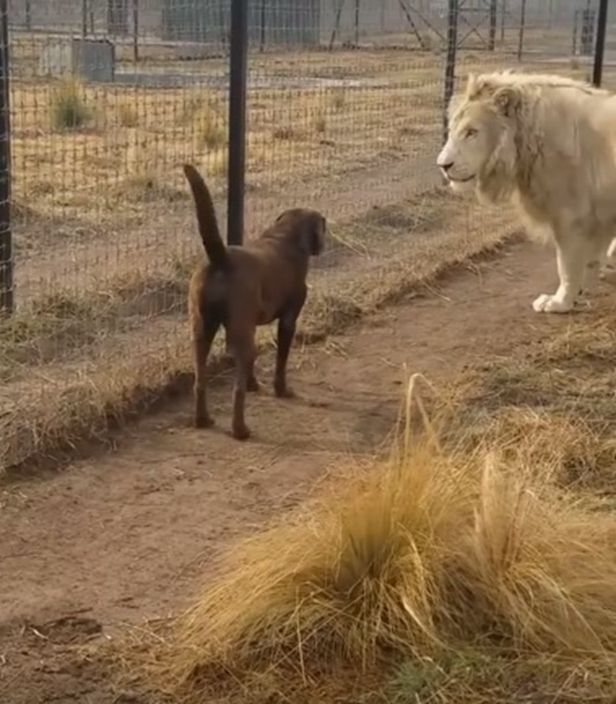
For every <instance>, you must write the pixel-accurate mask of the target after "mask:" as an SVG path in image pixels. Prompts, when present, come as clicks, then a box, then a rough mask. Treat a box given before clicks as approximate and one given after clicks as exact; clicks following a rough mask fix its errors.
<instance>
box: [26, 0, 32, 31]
mask: <svg viewBox="0 0 616 704" xmlns="http://www.w3.org/2000/svg"><path fill="white" fill-rule="evenodd" d="M26 29H27V30H28V32H29V31H30V30H31V29H32V0H26Z"/></svg>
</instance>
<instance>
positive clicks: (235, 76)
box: [227, 0, 248, 245]
mask: <svg viewBox="0 0 616 704" xmlns="http://www.w3.org/2000/svg"><path fill="white" fill-rule="evenodd" d="M247 6H248V0H231V46H230V78H229V171H228V194H227V242H228V243H229V244H236V245H237V244H242V242H243V239H244V177H245V167H246V64H247V57H248V7H247Z"/></svg>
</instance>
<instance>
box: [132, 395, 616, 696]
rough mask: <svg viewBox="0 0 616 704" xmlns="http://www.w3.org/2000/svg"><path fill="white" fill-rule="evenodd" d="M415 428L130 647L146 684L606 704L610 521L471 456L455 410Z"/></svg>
mask: <svg viewBox="0 0 616 704" xmlns="http://www.w3.org/2000/svg"><path fill="white" fill-rule="evenodd" d="M410 388H412V386H411V387H410ZM410 397H411V394H410V393H409V398H410ZM410 405H411V404H410V402H409V404H408V406H409V407H410ZM410 415H411V414H410V411H409V410H408V409H407V414H406V416H407V422H406V425H405V428H404V432H403V433H401V435H400V437H401V439H400V440H399V441H396V442H395V444H394V448H393V451H392V453H391V455H390V457H389V459H385V460H375V461H374V462H371V463H368V465H367V466H363V467H357V466H353V467H351V469H349V471H348V472H346V473H345V472H344V470H341V472H340V473H339V475H341V476H340V478H339V479H337V480H336V481H335V482H332V483H330V484H329V485H328V486H327V487H326V489H325V490H324V492H323V493H322V495H321V496H319V497H317V498H316V499H314V500H313V501H312V502H311V503H309V504H307V505H306V506H304V507H303V508H302V509H300V511H299V512H297V513H296V514H295V515H293V516H290V517H289V516H287V517H285V518H283V519H280V520H278V521H277V522H276V523H275V524H274V525H273V526H271V527H270V528H269V529H267V530H265V531H262V532H260V533H258V534H257V535H255V536H253V537H251V538H249V539H247V540H244V541H243V542H241V543H239V544H237V545H235V546H234V547H232V548H231V549H230V550H229V551H228V552H227V553H226V554H224V555H223V556H221V558H220V560H219V561H218V564H217V569H216V572H215V576H214V578H213V579H211V580H210V581H209V583H208V586H207V587H206V588H205V590H204V592H203V593H202V594H201V595H200V597H199V598H198V599H197V600H196V602H195V604H194V606H193V607H192V608H191V609H190V610H189V611H188V612H187V613H186V614H184V615H182V616H181V617H180V618H179V619H178V620H177V621H176V622H174V623H173V624H172V626H171V627H170V628H168V629H166V630H164V631H161V632H160V633H152V637H145V638H144V637H143V632H140V633H139V634H134V635H135V641H134V642H133V644H132V646H130V647H129V650H128V658H129V659H128V660H127V661H126V662H128V663H129V664H130V667H131V668H132V669H131V674H132V676H133V677H134V676H135V673H137V676H136V681H137V682H138V683H139V684H140V685H141V686H145V687H146V688H147V689H150V690H154V691H155V692H156V694H157V696H160V695H161V694H162V696H163V698H164V701H167V700H169V701H175V702H187V703H190V704H205V702H209V701H219V702H251V704H257V703H264V702H271V701H285V702H286V701H293V702H306V703H307V702H314V701H323V702H330V701H331V702H333V701H336V702H357V701H363V702H375V703H376V702H385V701H387V702H392V701H393V702H418V701H421V702H424V701H425V702H427V701H431V702H442V703H443V704H445V703H446V702H447V704H451V702H473V703H481V702H485V703H486V704H487V703H488V702H490V703H491V704H492V703H495V702H496V703H503V704H504V703H505V702H512V701H520V700H521V699H523V700H525V701H537V702H539V701H562V702H573V701H589V700H591V699H592V701H596V702H604V703H605V704H607V703H608V702H611V701H613V696H614V685H613V674H614V671H615V668H616V587H615V585H616V541H615V538H616V515H615V514H614V513H608V512H604V511H600V510H598V508H599V507H598V505H597V503H596V502H595V501H593V500H592V499H590V498H583V497H580V495H579V494H577V493H573V492H571V491H570V490H569V489H567V488H565V487H563V486H562V485H560V484H559V482H558V481H557V480H556V478H557V476H558V474H559V471H560V468H559V466H558V465H557V464H555V463H554V462H553V461H552V460H550V461H547V460H546V461H544V462H538V461H535V462H532V463H529V461H528V459H529V455H528V453H527V452H526V448H525V447H524V442H522V443H520V444H519V445H518V450H517V452H516V451H515V450H514V449H513V448H512V447H509V448H506V451H505V452H503V448H502V447H501V445H500V444H498V443H496V444H494V443H493V441H492V439H491V438H489V437H488V438H486V440H485V442H481V443H479V444H478V445H477V446H476V447H475V449H474V451H473V452H470V453H469V452H468V444H467V442H466V438H465V432H466V430H465V427H464V426H463V425H462V424H460V423H459V421H458V422H456V423H455V428H456V430H455V433H454V435H452V431H451V427H450V424H451V422H452V420H453V421H455V420H456V413H455V412H454V413H453V414H452V413H451V409H449V410H448V411H447V412H446V413H445V414H444V415H443V420H442V421H441V422H440V423H438V424H436V425H431V424H430V423H429V422H428V423H427V425H426V426H425V428H424V432H423V433H421V434H420V435H417V436H415V435H414V434H413V433H412V432H411V430H410V425H411V423H410V420H409V418H410ZM454 439H455V441H454ZM135 668H136V669H135ZM378 673H380V676H379V674H378ZM133 684H134V681H133ZM341 685H342V686H341ZM362 687H363V692H362V691H361V690H362Z"/></svg>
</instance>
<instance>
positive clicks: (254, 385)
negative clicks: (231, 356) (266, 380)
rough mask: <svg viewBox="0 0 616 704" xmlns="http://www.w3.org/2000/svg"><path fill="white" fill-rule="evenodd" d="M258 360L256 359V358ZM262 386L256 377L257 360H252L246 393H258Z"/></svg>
mask: <svg viewBox="0 0 616 704" xmlns="http://www.w3.org/2000/svg"><path fill="white" fill-rule="evenodd" d="M255 359H256V358H255ZM260 388H261V385H260V384H259V380H258V379H257V377H256V376H255V360H254V359H253V360H252V363H251V364H250V367H249V368H248V380H247V381H246V391H250V392H254V393H257V392H258V391H259V389H260Z"/></svg>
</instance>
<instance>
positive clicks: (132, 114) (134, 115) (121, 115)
mask: <svg viewBox="0 0 616 704" xmlns="http://www.w3.org/2000/svg"><path fill="white" fill-rule="evenodd" d="M117 116H118V122H119V123H120V125H122V127H128V128H134V127H137V125H138V124H139V113H138V112H137V108H136V106H135V101H134V100H133V101H132V102H129V101H127V100H123V101H121V102H120V103H118V106H117Z"/></svg>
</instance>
